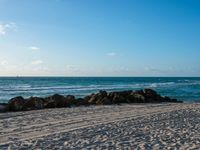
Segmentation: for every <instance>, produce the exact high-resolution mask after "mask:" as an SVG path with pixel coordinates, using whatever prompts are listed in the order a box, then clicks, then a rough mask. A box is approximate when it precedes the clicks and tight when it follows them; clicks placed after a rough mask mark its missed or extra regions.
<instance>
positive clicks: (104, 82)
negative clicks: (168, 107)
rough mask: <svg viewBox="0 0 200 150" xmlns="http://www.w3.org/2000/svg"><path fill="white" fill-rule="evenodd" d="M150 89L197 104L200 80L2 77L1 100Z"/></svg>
mask: <svg viewBox="0 0 200 150" xmlns="http://www.w3.org/2000/svg"><path fill="white" fill-rule="evenodd" d="M142 88H152V89H155V90H157V91H158V92H159V93H161V94H162V95H166V96H170V97H173V98H177V99H179V100H184V101H200V78H188V77H186V78H185V77H184V78H161V77H155V78H151V77H149V78H147V77H1V78H0V101H1V102H2V101H4V102H6V101H7V100H9V99H10V98H12V97H15V96H19V95H20V96H24V97H29V96H41V97H44V96H48V95H51V94H55V93H58V94H64V95H67V94H73V95H75V96H77V97H83V96H85V95H88V94H91V93H93V92H98V91H99V90H107V91H120V90H136V89H142Z"/></svg>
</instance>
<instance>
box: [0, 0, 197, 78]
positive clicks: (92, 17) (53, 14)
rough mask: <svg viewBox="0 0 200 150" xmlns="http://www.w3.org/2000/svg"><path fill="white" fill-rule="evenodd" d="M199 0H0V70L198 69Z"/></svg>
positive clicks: (189, 72) (142, 72) (174, 72)
mask: <svg viewBox="0 0 200 150" xmlns="http://www.w3.org/2000/svg"><path fill="white" fill-rule="evenodd" d="M199 57H200V1H199V0H0V76H200V59H199Z"/></svg>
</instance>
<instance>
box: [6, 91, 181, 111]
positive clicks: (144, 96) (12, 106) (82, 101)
mask: <svg viewBox="0 0 200 150" xmlns="http://www.w3.org/2000/svg"><path fill="white" fill-rule="evenodd" d="M162 102H181V101H177V100H176V99H171V98H169V97H163V96H161V95H160V94H158V93H157V92H156V91H154V90H152V89H144V90H138V91H130V90H129V91H119V92H110V93H108V92H106V91H99V92H98V93H96V94H91V95H88V96H86V97H84V98H77V99H76V98H75V97H74V96H73V95H67V96H63V95H59V94H54V95H52V96H49V97H46V98H39V97H30V98H28V99H24V98H23V97H21V96H19V97H15V98H12V99H11V100H10V101H9V102H8V104H7V106H6V110H8V111H21V110H34V109H43V108H59V107H71V106H88V105H111V104H121V103H162Z"/></svg>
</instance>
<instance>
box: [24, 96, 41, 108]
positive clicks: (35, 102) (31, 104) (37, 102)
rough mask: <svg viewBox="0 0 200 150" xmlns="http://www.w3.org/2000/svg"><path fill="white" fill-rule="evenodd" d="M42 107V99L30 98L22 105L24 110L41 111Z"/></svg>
mask: <svg viewBox="0 0 200 150" xmlns="http://www.w3.org/2000/svg"><path fill="white" fill-rule="evenodd" d="M43 107H44V99H43V98H39V97H30V98H28V99H27V100H26V102H25V104H24V109H26V110H33V109H42V108H43Z"/></svg>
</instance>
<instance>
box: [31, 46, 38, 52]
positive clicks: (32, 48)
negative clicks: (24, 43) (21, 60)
mask: <svg viewBox="0 0 200 150" xmlns="http://www.w3.org/2000/svg"><path fill="white" fill-rule="evenodd" d="M29 49H31V50H34V51H37V50H40V48H39V47H37V46H30V47H29Z"/></svg>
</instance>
